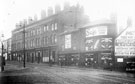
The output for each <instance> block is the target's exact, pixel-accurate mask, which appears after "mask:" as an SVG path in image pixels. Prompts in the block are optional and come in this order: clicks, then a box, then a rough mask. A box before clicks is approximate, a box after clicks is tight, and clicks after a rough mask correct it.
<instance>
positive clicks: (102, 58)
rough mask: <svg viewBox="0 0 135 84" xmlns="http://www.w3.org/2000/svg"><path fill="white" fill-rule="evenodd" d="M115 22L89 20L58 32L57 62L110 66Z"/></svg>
mask: <svg viewBox="0 0 135 84" xmlns="http://www.w3.org/2000/svg"><path fill="white" fill-rule="evenodd" d="M115 37H116V24H115V22H113V21H111V20H102V21H96V22H91V23H89V24H86V25H83V26H81V27H79V28H77V29H74V30H70V31H67V32H64V33H61V34H60V39H61V42H60V43H59V50H60V51H59V62H63V64H64V65H80V66H87V67H99V68H110V67H113V65H114V39H115Z"/></svg>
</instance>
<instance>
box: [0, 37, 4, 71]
mask: <svg viewBox="0 0 135 84" xmlns="http://www.w3.org/2000/svg"><path fill="white" fill-rule="evenodd" d="M3 37H4V35H3V34H2V38H3ZM2 41H3V40H2ZM2 41H1V47H2V48H1V71H4V57H3V53H4V52H3V50H4V46H3V42H2Z"/></svg>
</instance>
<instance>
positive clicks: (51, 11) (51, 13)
mask: <svg viewBox="0 0 135 84" xmlns="http://www.w3.org/2000/svg"><path fill="white" fill-rule="evenodd" d="M51 15H53V8H52V7H48V16H51Z"/></svg>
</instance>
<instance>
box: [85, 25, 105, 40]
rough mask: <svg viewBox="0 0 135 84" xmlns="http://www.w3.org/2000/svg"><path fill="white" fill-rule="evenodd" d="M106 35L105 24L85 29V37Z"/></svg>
mask: <svg viewBox="0 0 135 84" xmlns="http://www.w3.org/2000/svg"><path fill="white" fill-rule="evenodd" d="M100 35H107V26H98V27H92V28H87V29H86V37H93V36H100Z"/></svg>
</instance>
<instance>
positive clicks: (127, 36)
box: [115, 28, 135, 56]
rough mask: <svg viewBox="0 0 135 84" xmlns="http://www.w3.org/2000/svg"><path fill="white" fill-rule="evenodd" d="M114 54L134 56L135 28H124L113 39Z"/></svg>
mask: <svg viewBox="0 0 135 84" xmlns="http://www.w3.org/2000/svg"><path fill="white" fill-rule="evenodd" d="M115 56H135V30H134V28H128V29H126V30H125V31H124V32H123V33H122V34H121V35H120V36H119V37H118V38H117V39H116V41H115Z"/></svg>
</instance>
